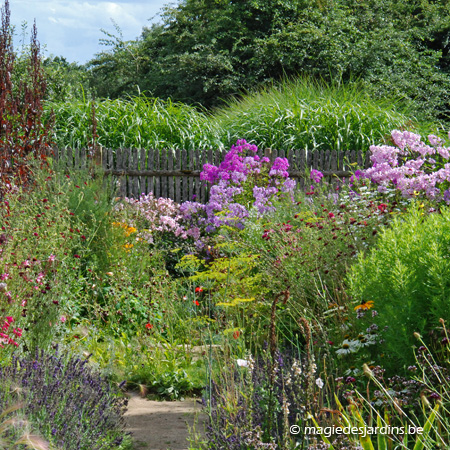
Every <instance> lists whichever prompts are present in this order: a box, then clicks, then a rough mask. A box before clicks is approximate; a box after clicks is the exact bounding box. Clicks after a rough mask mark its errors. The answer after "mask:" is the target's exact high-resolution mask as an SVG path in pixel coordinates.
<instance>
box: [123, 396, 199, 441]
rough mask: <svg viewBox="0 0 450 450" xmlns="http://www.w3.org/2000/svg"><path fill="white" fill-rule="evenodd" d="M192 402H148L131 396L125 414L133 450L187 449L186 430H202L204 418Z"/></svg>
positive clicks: (193, 400) (196, 405)
mask: <svg viewBox="0 0 450 450" xmlns="http://www.w3.org/2000/svg"><path fill="white" fill-rule="evenodd" d="M200 412H201V405H200V404H199V402H198V401H197V400H196V399H186V400H184V401H174V402H169V401H162V402H158V401H151V400H146V399H144V398H141V397H140V396H139V395H137V394H132V395H131V397H130V399H129V402H128V411H127V413H126V414H125V419H126V422H127V431H130V432H131V433H132V437H133V441H134V443H135V446H134V448H135V449H136V450H188V448H189V441H188V437H189V429H192V427H193V426H194V423H196V424H195V431H196V432H197V433H199V432H202V431H203V428H204V427H203V421H204V417H202V415H201V414H200Z"/></svg>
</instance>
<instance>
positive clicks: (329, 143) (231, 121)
mask: <svg viewBox="0 0 450 450" xmlns="http://www.w3.org/2000/svg"><path fill="white" fill-rule="evenodd" d="M214 118H215V120H216V121H217V125H218V128H219V129H220V130H221V132H222V135H221V140H222V142H223V143H224V144H225V146H227V145H230V144H231V143H233V142H235V141H236V139H245V140H247V141H248V142H251V143H252V144H256V145H258V146H259V147H271V148H276V149H285V150H287V149H303V148H304V149H308V150H314V149H326V150H328V149H329V150H337V151H345V150H366V149H367V148H369V146H370V145H372V144H374V143H379V142H383V140H384V138H385V136H387V135H388V134H389V132H390V130H392V129H394V128H401V127H404V126H406V125H407V124H408V126H411V115H410V114H409V112H408V111H407V108H406V106H401V104H400V103H399V101H395V100H392V99H389V100H381V99H376V100H375V99H373V98H371V97H370V96H369V95H368V94H367V93H366V91H364V90H363V89H362V88H361V87H360V86H359V85H358V84H356V83H352V84H340V83H333V84H326V83H324V82H319V81H312V80H310V79H308V78H299V79H298V80H295V81H284V82H283V83H281V84H279V85H272V86H268V87H266V88H264V89H262V90H261V91H260V92H259V93H256V94H253V93H250V94H247V95H244V96H242V97H241V98H240V99H234V100H231V101H230V102H229V103H228V106H227V107H225V108H223V109H220V110H218V111H217V112H216V114H215V117H214Z"/></svg>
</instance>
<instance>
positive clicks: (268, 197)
mask: <svg viewBox="0 0 450 450" xmlns="http://www.w3.org/2000/svg"><path fill="white" fill-rule="evenodd" d="M257 151H258V148H257V147H256V145H251V144H248V143H247V142H246V141H245V140H239V141H237V143H236V145H233V146H232V147H231V149H230V151H229V152H228V153H227V154H226V155H225V158H224V160H223V162H222V163H221V164H220V165H219V166H218V167H217V166H213V165H211V164H205V165H204V166H203V171H202V172H201V174H200V179H201V180H202V181H206V182H208V183H210V184H211V185H212V186H211V189H210V196H209V202H208V203H207V204H206V205H199V204H198V203H193V202H186V203H183V204H182V205H181V211H182V212H183V213H184V214H185V217H186V219H187V220H192V219H193V218H194V214H195V215H197V217H196V218H197V220H198V224H199V226H201V227H204V228H205V231H206V232H211V231H214V230H216V229H217V228H219V227H221V226H222V225H227V226H233V227H237V228H241V229H242V228H243V227H244V224H245V220H246V218H247V217H248V215H249V212H250V210H251V209H252V208H255V210H256V212H257V213H258V214H264V213H266V212H269V211H272V210H273V209H274V206H273V203H272V201H273V199H274V198H276V197H279V196H282V195H291V194H292V192H293V190H294V188H295V181H293V180H291V179H289V178H288V176H289V173H288V171H287V170H288V168H289V163H288V160H287V158H276V159H275V161H274V162H273V164H271V162H270V160H269V158H266V157H263V158H260V157H259V156H258V155H257V154H256V153H257ZM200 212H202V213H203V214H200V216H199V213H200Z"/></svg>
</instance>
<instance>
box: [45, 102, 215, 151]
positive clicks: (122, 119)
mask: <svg viewBox="0 0 450 450" xmlns="http://www.w3.org/2000/svg"><path fill="white" fill-rule="evenodd" d="M50 109H53V111H54V116H55V124H54V141H55V143H56V145H57V146H68V147H72V148H82V147H88V146H89V145H90V144H91V143H92V135H93V131H92V130H93V109H94V110H95V123H96V134H97V144H99V145H101V146H103V147H107V148H120V147H136V148H185V149H194V148H205V147H209V146H213V147H215V148H217V147H220V146H221V145H220V142H219V140H218V138H217V132H216V130H215V127H214V125H213V124H212V123H211V122H210V120H209V119H208V117H207V115H206V114H204V113H203V112H201V111H198V110H196V109H195V108H193V107H191V106H188V105H184V104H182V103H173V102H171V101H170V100H168V101H163V100H160V99H154V98H148V97H145V96H144V95H141V96H136V97H130V98H129V99H126V100H123V99H116V100H108V99H107V100H100V101H98V102H95V104H94V105H93V102H92V101H90V100H78V101H73V102H70V103H48V104H47V110H48V111H50Z"/></svg>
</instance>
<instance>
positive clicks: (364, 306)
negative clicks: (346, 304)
mask: <svg viewBox="0 0 450 450" xmlns="http://www.w3.org/2000/svg"><path fill="white" fill-rule="evenodd" d="M372 306H373V300H368V301H367V302H365V303H361V304H360V305H358V306H355V311H356V310H358V309H370V308H372Z"/></svg>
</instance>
